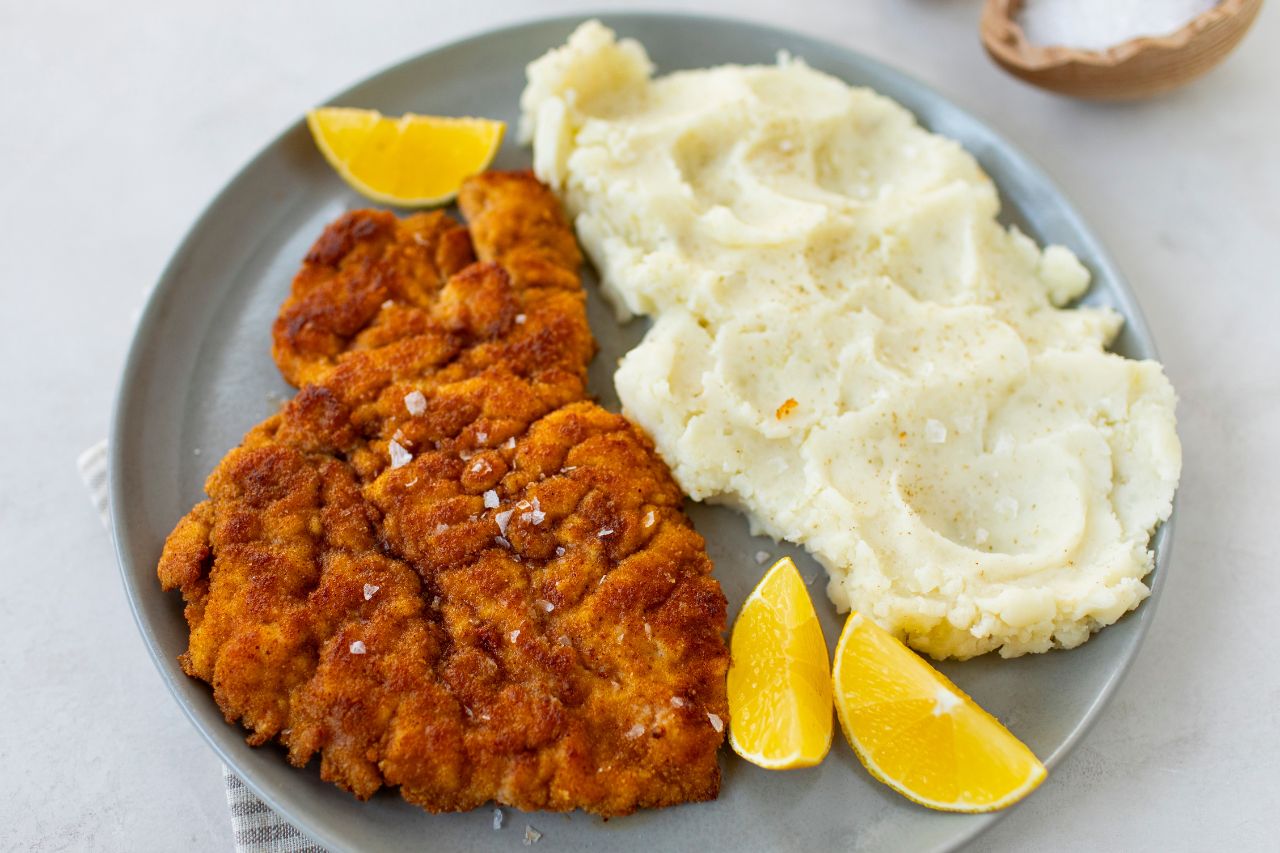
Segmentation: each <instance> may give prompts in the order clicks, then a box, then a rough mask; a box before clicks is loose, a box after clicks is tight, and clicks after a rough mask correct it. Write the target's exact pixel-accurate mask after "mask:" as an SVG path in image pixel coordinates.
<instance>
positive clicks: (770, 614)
mask: <svg viewBox="0 0 1280 853" xmlns="http://www.w3.org/2000/svg"><path fill="white" fill-rule="evenodd" d="M730 660H731V663H730V665H729V684H728V691H729V719H730V724H729V744H730V745H731V746H732V747H733V750H734V752H736V753H738V754H739V755H741V756H742V757H743V758H745V759H746V760H747V761H750V762H751V763H752V764H757V765H759V766H761V767H766V768H769V769H770V770H790V769H793V768H797V767H812V766H813V765H815V764H818V763H819V762H821V761H822V759H823V758H825V757H826V755H827V752H828V750H830V749H831V731H832V728H833V723H832V720H831V675H830V669H829V668H828V666H827V644H826V642H825V641H824V640H823V638H822V628H821V626H819V625H818V614H817V613H815V612H814V609H813V602H812V601H810V600H809V593H808V591H807V590H806V589H805V586H804V581H803V580H802V579H801V578H800V572H799V571H797V570H796V565H795V563H793V562H791V558H789V557H784V558H783V559H781V560H779V561H778V562H776V563H774V564H773V567H772V568H771V569H769V571H768V572H767V573H766V574H765V576H764V577H763V578H762V579H761V580H760V583H759V584H758V585H757V586H756V588H755V590H753V591H752V593H751V595H750V596H748V597H747V600H746V602H745V603H743V605H742V610H741V611H740V612H739V613H738V619H737V621H736V622H734V625H733V638H732V640H731V655H730Z"/></svg>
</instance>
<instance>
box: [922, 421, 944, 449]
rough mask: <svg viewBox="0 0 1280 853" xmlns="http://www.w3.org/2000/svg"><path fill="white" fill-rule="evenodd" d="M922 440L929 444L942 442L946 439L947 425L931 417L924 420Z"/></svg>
mask: <svg viewBox="0 0 1280 853" xmlns="http://www.w3.org/2000/svg"><path fill="white" fill-rule="evenodd" d="M924 440H925V441H927V442H929V443H930V444H942V443H943V442H944V441H946V440H947V426H946V424H944V423H943V422H942V421H936V420H934V419H933V418H929V420H927V421H925V422H924Z"/></svg>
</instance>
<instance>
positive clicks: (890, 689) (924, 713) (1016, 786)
mask: <svg viewBox="0 0 1280 853" xmlns="http://www.w3.org/2000/svg"><path fill="white" fill-rule="evenodd" d="M832 679H833V682H834V686H835V702H836V714H837V716H838V717H839V718H840V726H841V728H843V729H844V734H845V737H847V738H848V739H849V743H850V745H852V746H853V750H854V752H856V753H857V754H858V758H859V759H861V760H862V763H863V765H865V766H866V768H867V770H868V771H870V773H871V775H872V776H875V777H876V778H877V779H879V780H880V781H881V782H884V783H885V784H886V785H888V786H889V787H891V788H893V789H894V790H895V791H897V792H898V793H900V794H902V795H903V796H904V797H907V798H908V799H911V800H914V801H915V802H917V803H919V804H920V805H923V806H928V807H929V808H931V809H941V810H943V811H953V812H989V811H995V810H996V809H1002V808H1004V807H1005V806H1009V805H1012V804H1013V803H1016V802H1017V801H1018V800H1020V799H1022V798H1023V797H1025V796H1026V795H1027V794H1029V793H1031V792H1032V791H1033V790H1035V788H1036V786H1037V785H1039V784H1040V783H1041V782H1042V781H1044V778H1045V776H1046V771H1045V769H1044V765H1043V764H1041V763H1040V760H1039V759H1038V758H1036V757H1035V754H1034V753H1032V752H1031V750H1030V749H1028V748H1027V747H1026V746H1025V745H1024V744H1023V743H1022V742H1021V741H1019V740H1018V739H1017V738H1016V737H1014V736H1013V735H1012V734H1010V733H1009V730H1008V729H1006V728H1005V727H1004V726H1002V725H1001V724H1000V721H999V720H997V719H996V718H995V717H993V716H991V715H990V714H988V713H987V712H986V711H984V710H983V709H982V708H980V707H978V705H977V703H976V702H974V701H973V700H972V699H970V698H969V697H968V696H966V695H965V694H964V692H963V691H962V690H960V688H958V687H956V686H955V685H954V684H952V683H951V682H950V681H949V680H948V679H947V678H946V677H945V676H944V675H942V673H940V672H938V671H937V670H936V669H934V668H933V667H931V666H930V665H929V664H927V663H926V662H925V661H924V660H923V659H922V658H920V657H919V656H918V655H916V654H915V653H914V652H912V651H911V650H910V649H908V648H907V647H906V646H904V645H903V644H902V643H901V642H900V641H899V640H897V639H896V638H894V637H893V636H892V635H891V634H889V633H888V632H887V631H885V630H883V629H882V628H880V627H878V626H877V625H876V624H875V623H874V622H872V621H871V620H870V619H867V618H865V617H863V616H862V615H861V614H858V613H851V614H849V620H848V621H847V622H846V623H845V626H844V631H843V632H841V634H840V642H839V643H838V644H837V646H836V654H835V665H834V667H833V670H832Z"/></svg>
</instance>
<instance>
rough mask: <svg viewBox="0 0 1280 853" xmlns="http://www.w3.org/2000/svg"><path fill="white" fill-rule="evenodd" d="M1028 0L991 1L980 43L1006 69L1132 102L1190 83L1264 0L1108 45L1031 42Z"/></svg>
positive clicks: (1080, 92) (1230, 2)
mask: <svg viewBox="0 0 1280 853" xmlns="http://www.w3.org/2000/svg"><path fill="white" fill-rule="evenodd" d="M1021 8H1022V0H987V2H986V5H985V6H983V9H982V22H981V25H980V29H981V33H982V44H983V46H984V47H985V48H986V49H987V53H989V54H990V55H991V58H992V59H994V60H995V61H996V62H997V63H998V64H999V65H1000V66H1001V67H1002V68H1004V69H1005V70H1006V71H1008V72H1009V73H1010V74H1013V75H1014V76H1015V77H1019V78H1021V79H1022V80H1025V81H1026V82H1028V83H1031V84H1032V85H1035V86H1039V87H1041V88H1042V89H1049V90H1050V91H1053V92H1058V93H1060V94H1063V95H1071V96H1072V97H1076V98H1093V99H1097V100H1113V101H1118V100H1131V99H1134V98H1145V97H1148V96H1150V95H1156V94H1159V93H1161V92H1167V91H1169V90H1170V89H1176V88H1177V87H1178V86H1181V85H1183V84H1184V83H1189V82H1191V81H1192V80H1194V79H1195V78H1197V77H1199V76H1200V75H1201V74H1204V73H1205V72H1206V71H1208V70H1209V69H1210V68H1213V67H1214V66H1215V65H1217V64H1218V63H1219V62H1221V61H1222V60H1223V59H1224V58H1226V55H1227V54H1228V53H1230V52H1231V51H1232V49H1233V48H1234V47H1235V46H1236V45H1237V44H1238V43H1239V42H1240V39H1242V38H1244V34H1245V32H1246V31H1247V30H1248V29H1249V27H1250V25H1251V24H1253V21H1254V18H1256V17H1257V16H1258V10H1259V9H1261V8H1262V0H1222V2H1221V3H1219V4H1218V5H1217V6H1215V7H1213V8H1212V9H1210V10H1209V11H1207V12H1205V13H1204V14H1202V15H1200V16H1198V17H1196V18H1193V19H1192V20H1191V21H1190V22H1189V23H1188V24H1187V25H1186V26H1185V27H1183V28H1182V29H1180V30H1178V31H1176V32H1174V33H1170V34H1169V35H1167V36H1154V37H1152V36H1146V37H1142V38H1135V39H1130V40H1129V41H1124V42H1120V43H1119V44H1117V45H1114V46H1112V47H1109V48H1107V49H1106V50H1077V49H1075V48H1070V47H1061V46H1057V45H1040V44H1032V43H1031V42H1029V41H1027V38H1026V35H1025V34H1024V33H1023V32H1022V27H1021V26H1019V24H1018V22H1017V15H1018V11H1019V10H1020V9H1021Z"/></svg>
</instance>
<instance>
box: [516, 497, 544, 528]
mask: <svg viewBox="0 0 1280 853" xmlns="http://www.w3.org/2000/svg"><path fill="white" fill-rule="evenodd" d="M529 506H530V507H532V508H531V509H530V510H529V511H528V512H522V513H520V520H521V521H527V522H529V523H530V524H541V523H542V522H543V520H544V519H545V518H546V517H547V514H546V513H545V512H543V511H542V505H541V504H540V503H538V499H537V498H534V499H533V503H532V504H529Z"/></svg>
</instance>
